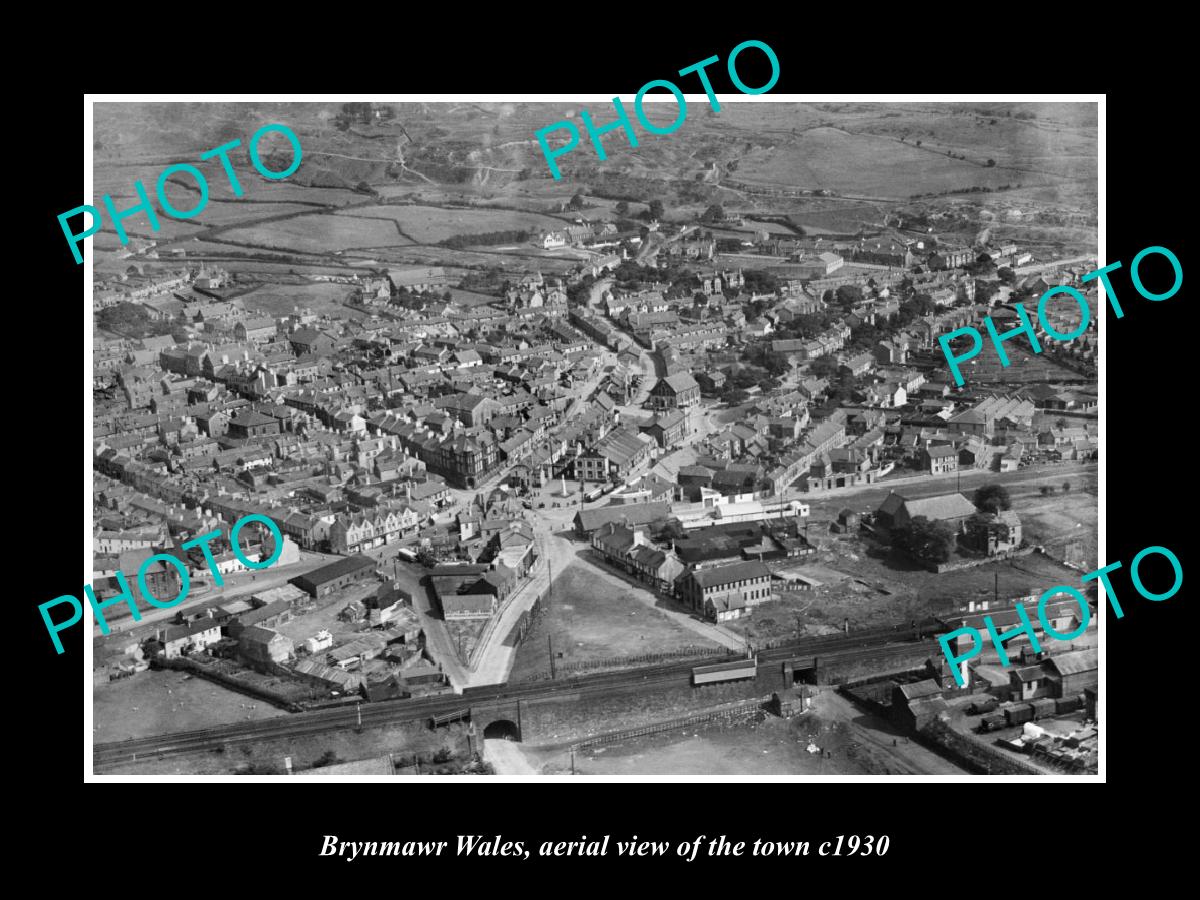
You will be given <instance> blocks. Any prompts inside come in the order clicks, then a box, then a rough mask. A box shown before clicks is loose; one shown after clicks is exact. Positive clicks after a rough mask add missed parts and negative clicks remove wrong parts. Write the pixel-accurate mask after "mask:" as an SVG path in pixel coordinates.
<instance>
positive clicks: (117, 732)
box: [92, 671, 287, 743]
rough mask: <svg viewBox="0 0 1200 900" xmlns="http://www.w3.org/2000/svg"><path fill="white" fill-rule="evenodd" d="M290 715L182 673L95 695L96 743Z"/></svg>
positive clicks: (142, 678)
mask: <svg viewBox="0 0 1200 900" xmlns="http://www.w3.org/2000/svg"><path fill="white" fill-rule="evenodd" d="M286 715H287V713H286V712H285V711H284V710H282V709H279V708H278V707H275V706H272V705H271V704H269V703H267V702H266V701H264V700H259V699H257V698H255V697H248V696H246V695H245V694H239V693H237V692H236V691H231V690H229V689H228V688H225V687H222V686H221V685H219V684H214V683H213V682H211V681H206V680H204V679H202V678H195V677H189V676H188V675H187V674H186V673H184V672H173V671H149V672H141V673H139V674H137V675H134V676H133V677H131V678H124V679H121V680H120V681H110V682H108V683H106V684H97V685H96V686H95V689H94V690H93V691H92V736H93V739H94V740H95V741H96V743H108V742H109V741H123V740H127V739H128V738H139V737H148V736H150V735H154V734H166V733H168V732H172V731H190V730H192V729H197V728H211V727H212V726H215V725H224V724H229V723H232V722H239V721H241V722H245V721H247V720H252V719H271V718H275V717H276V716H286Z"/></svg>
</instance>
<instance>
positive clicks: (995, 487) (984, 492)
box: [971, 484, 1012, 513]
mask: <svg viewBox="0 0 1200 900" xmlns="http://www.w3.org/2000/svg"><path fill="white" fill-rule="evenodd" d="M971 502H973V503H974V504H975V505H976V506H977V507H978V508H979V509H981V510H983V511H984V512H990V513H998V512H1000V511H1001V510H1005V509H1012V498H1011V497H1009V495H1008V488H1006V487H1005V486H1004V485H1002V484H985V485H984V486H983V487H981V488H979V489H978V490H977V491H975V496H974V498H973V499H972V501H971Z"/></svg>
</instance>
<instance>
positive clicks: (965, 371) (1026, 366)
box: [947, 321, 1085, 385]
mask: <svg viewBox="0 0 1200 900" xmlns="http://www.w3.org/2000/svg"><path fill="white" fill-rule="evenodd" d="M972 324H974V326H975V327H977V328H979V331H980V333H981V334H983V335H984V347H983V351H982V352H981V353H980V354H979V355H978V356H976V357H975V358H974V359H969V360H967V361H965V362H960V363H959V364H958V368H959V371H960V372H961V374H962V378H963V381H964V382H965V383H966V384H968V385H971V384H991V383H994V382H1002V383H1004V384H1010V385H1011V384H1036V383H1039V382H1051V383H1054V382H1062V381H1084V380H1085V379H1084V376H1082V375H1080V374H1079V373H1078V372H1073V371H1072V370H1070V369H1068V368H1067V367H1066V366H1060V365H1059V364H1058V363H1056V362H1054V361H1053V360H1052V359H1050V357H1048V356H1047V355H1046V354H1045V353H1032V352H1031V350H1030V348H1029V343H1028V341H1026V340H1025V338H1024V336H1021V337H1017V338H1013V339H1012V340H1010V341H1006V342H1005V344H1004V351H1005V353H1007V354H1008V365H1007V366H1002V365H1001V364H1000V358H999V357H998V356H997V355H996V352H995V350H994V348H993V347H992V346H991V344H989V343H988V342H987V336H986V332H985V331H984V328H983V323H982V321H981V322H976V323H972ZM1014 324H1019V323H1014ZM996 330H997V331H999V332H1000V333H1001V334H1003V333H1004V332H1005V331H1007V330H1009V329H1008V326H1006V325H1003V324H997V325H996ZM968 343H969V342H968V341H965V340H956V341H954V342H953V343H952V344H951V347H950V349H951V351H952V352H954V353H961V352H963V349H964V347H965V346H967V344H968ZM947 368H948V367H947Z"/></svg>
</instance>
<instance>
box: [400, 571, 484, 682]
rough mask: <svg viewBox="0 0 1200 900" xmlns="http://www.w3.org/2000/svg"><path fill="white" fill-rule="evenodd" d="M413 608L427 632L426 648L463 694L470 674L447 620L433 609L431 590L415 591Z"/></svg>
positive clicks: (422, 627)
mask: <svg viewBox="0 0 1200 900" xmlns="http://www.w3.org/2000/svg"><path fill="white" fill-rule="evenodd" d="M413 609H415V610H416V612H417V615H418V616H420V618H421V629H422V630H423V631H424V632H425V649H426V651H427V652H429V654H430V655H431V656H432V657H433V658H434V660H435V661H437V662H438V663H440V664H441V666H442V672H443V673H444V674H445V676H446V678H447V679H448V680H449V682H450V686H451V687H452V688H454V691H455V693H459V694H461V693H462V691H463V688H464V687H466V686H467V685H468V684H470V675H469V673H468V672H467V668H466V666H464V665H463V664H462V663H461V662H459V659H458V651H457V649H456V648H455V647H454V644H453V643H452V642H451V640H450V634H449V632H447V631H446V622H445V620H443V619H442V618H441V616H439V615H437V614H436V613H435V612H434V610H433V599H432V598H431V597H430V596H429V591H427V590H424V589H422V590H419V591H414V592H413Z"/></svg>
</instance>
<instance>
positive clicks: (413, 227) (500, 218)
mask: <svg viewBox="0 0 1200 900" xmlns="http://www.w3.org/2000/svg"><path fill="white" fill-rule="evenodd" d="M349 215H350V214H349V213H341V214H339V215H338V217H339V218H342V217H344V216H349ZM353 215H354V216H356V217H357V216H361V217H364V218H374V219H385V220H386V219H390V220H392V221H394V222H395V223H396V224H397V225H398V226H399V227H400V229H401V230H402V231H403V232H404V233H405V234H407V235H409V236H410V237H411V238H412V239H413V240H414V241H416V242H417V243H419V244H436V243H438V242H439V241H444V240H445V239H446V238H449V237H454V236H455V235H460V234H463V235H465V234H482V233H484V232H488V231H517V230H522V229H524V230H527V231H534V230H537V229H539V228H545V229H558V228H562V227H564V226H565V225H566V223H565V222H564V221H563V220H561V219H553V218H551V217H550V216H543V215H539V214H538V213H528V212H518V211H515V210H509V209H442V208H440V207H436V206H367V207H363V208H362V209H356V210H354V212H353Z"/></svg>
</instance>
